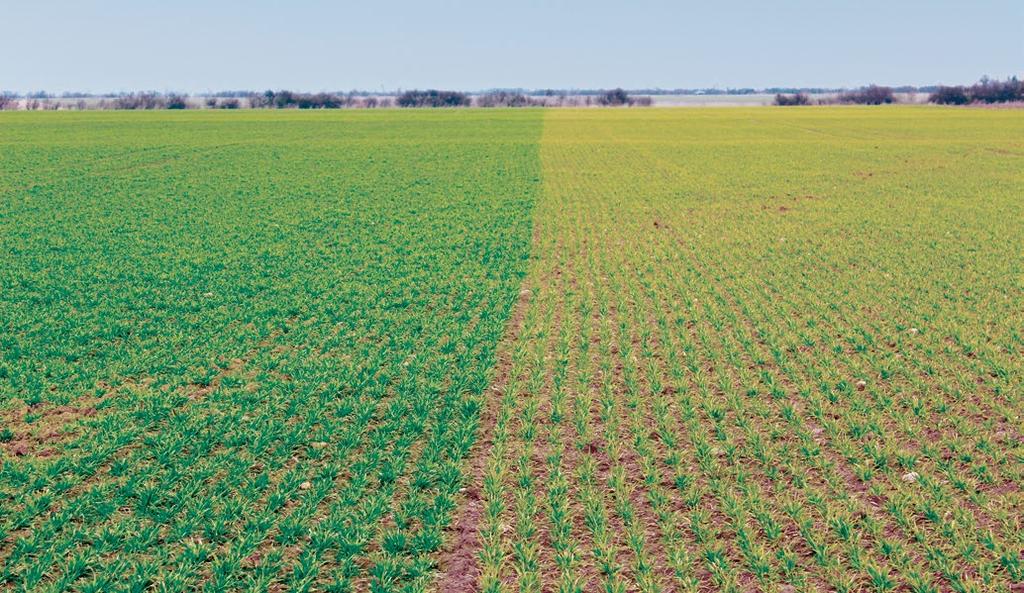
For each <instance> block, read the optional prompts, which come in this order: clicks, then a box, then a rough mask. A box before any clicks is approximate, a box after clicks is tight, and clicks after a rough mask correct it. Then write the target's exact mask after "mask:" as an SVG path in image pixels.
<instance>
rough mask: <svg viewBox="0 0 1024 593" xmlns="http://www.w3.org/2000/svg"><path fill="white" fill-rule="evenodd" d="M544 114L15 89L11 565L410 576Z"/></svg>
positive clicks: (272, 580) (346, 579)
mask: <svg viewBox="0 0 1024 593" xmlns="http://www.w3.org/2000/svg"><path fill="white" fill-rule="evenodd" d="M539 133H540V113H539V112H519V113H514V112H505V113H460V114H453V113H426V112H414V113H411V112H388V113H369V112H367V113H330V114H313V115H309V114H298V113H289V114H284V115H283V116H282V114H266V113H256V112H253V113H244V114H243V113H231V114H205V113H204V114H137V113H110V114H103V113H95V114H94V113H89V114H81V115H71V114H44V115H39V114H4V116H3V118H0V154H2V157H0V254H2V255H0V257H2V266H0V286H2V291H0V322H2V335H0V417H2V420H3V425H4V426H3V434H2V435H0V440H2V441H4V442H2V443H0V448H2V449H3V456H2V459H0V463H2V468H0V542H2V544H0V567H2V568H0V589H4V588H6V587H12V588H13V589H14V590H31V591H36V590H44V591H60V590H76V591H83V592H85V591H144V590H153V588H154V587H155V590H159V591H185V590H192V589H194V588H201V589H203V590H209V591H223V590H234V589H247V590H257V591H258V590H267V589H268V588H271V587H278V586H279V585H280V584H283V585H285V586H287V588H288V589H289V590H294V591H302V590H323V589H324V588H327V587H333V588H335V589H337V590H346V589H347V588H349V587H350V586H351V585H353V584H359V585H360V587H366V586H373V587H374V588H377V589H381V590H384V589H387V590H391V589H394V588H397V586H398V585H399V584H401V583H412V584H413V585H415V584H416V583H419V582H422V581H423V577H424V575H425V574H426V571H427V570H428V569H429V568H430V567H431V558H432V553H433V552H434V551H435V550H436V549H437V548H438V546H439V545H440V543H441V539H442V529H443V528H444V526H445V524H446V523H447V521H448V520H449V518H450V516H451V510H452V508H453V505H454V498H453V495H454V494H455V492H456V490H457V489H458V488H459V486H460V472H461V469H460V468H461V465H460V463H459V461H460V460H461V459H462V458H463V457H464V455H465V453H466V451H467V450H468V448H469V447H470V445H471V444H472V442H473V438H474V433H475V428H476V423H477V417H478V414H477V409H478V407H479V400H478V397H479V395H480V393H481V392H482V391H483V390H484V388H485V387H486V385H487V383H488V372H489V369H490V367H491V366H492V359H493V357H494V347H495V345H496V343H497V342H498V340H499V339H500V337H501V335H502V332H503V329H504V321H505V319H506V317H507V314H508V310H509V308H510V307H511V305H512V303H513V301H514V300H515V299H516V296H517V294H518V286H519V283H520V281H521V277H522V274H523V273H524V271H525V259H526V257H527V253H528V242H529V237H530V228H531V227H530V216H531V211H532V206H533V200H534V194H535V191H536V189H537V188H538V186H539V160H538V153H537V139H538V137H539Z"/></svg>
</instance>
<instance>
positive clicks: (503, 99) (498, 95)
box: [475, 91, 544, 107]
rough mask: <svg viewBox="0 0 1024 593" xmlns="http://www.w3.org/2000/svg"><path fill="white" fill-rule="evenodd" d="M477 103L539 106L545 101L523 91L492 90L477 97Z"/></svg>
mask: <svg viewBox="0 0 1024 593" xmlns="http://www.w3.org/2000/svg"><path fill="white" fill-rule="evenodd" d="M475 103H476V106H477V107H537V106H540V105H543V104H544V101H543V99H533V98H532V97H527V96H526V95H524V94H522V93H514V92H509V91H491V92H489V93H484V94H482V95H479V96H478V97H476V100H475Z"/></svg>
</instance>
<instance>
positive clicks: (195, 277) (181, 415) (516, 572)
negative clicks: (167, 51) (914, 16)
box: [0, 106, 1024, 593]
mask: <svg viewBox="0 0 1024 593" xmlns="http://www.w3.org/2000/svg"><path fill="white" fill-rule="evenodd" d="M0 154H2V156H0V264H2V265H0V324H2V325H0V330H2V331H0V590H4V591H5V590H11V591H47V592H51V591H53V592H56V591H75V592H82V593H99V592H107V591H125V592H129V591H130V592H139V593H142V592H148V591H159V592H161V593H163V592H179V591H180V592H186V591H253V592H257V591H259V592H283V591H332V592H341V591H373V592H375V593H376V592H384V591H410V592H411V591H439V592H441V593H455V592H461V591H487V592H499V591H500V592H508V593H513V592H522V593H548V592H557V593H572V592H581V593H582V592H591V591H604V592H607V593H618V592H622V593H626V592H629V593H633V592H644V593H649V592H650V593H653V592H661V591H664V592H669V591H700V592H706V591H730V592H732V591H735V592H746V591H765V592H778V593H793V592H795V591H838V592H847V591H865V592H868V591H870V592H878V593H886V592H888V591H894V592H895V591H912V592H914V593H931V592H935V593H940V592H946V591H955V592H972V591H977V592H988V591H997V592H1001V593H1019V591H1020V590H1021V586H1022V585H1021V584H1022V583H1024V557H1022V554H1024V494H1022V491H1021V488H1022V484H1024V418H1022V414H1024V255H1022V254H1024V116H1022V112H1021V111H1019V110H1012V109H1009V110H981V109H970V108H938V107H920V106H917V107H915V106H906V107H888V106H887V107H835V108H832V107H810V108H728V109H726V108H722V109H668V108H656V109H586V110H570V109H543V110H541V109H522V110H489V109H479V110H472V111H470V110H466V111H458V110H443V111H406V110H379V111H360V112H347V111H334V112H321V113H297V112H259V111H254V112H238V113H226V112H186V113H169V112H163V113H126V112H97V113H81V114H68V113H2V114H0Z"/></svg>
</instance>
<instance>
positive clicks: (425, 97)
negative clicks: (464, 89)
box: [395, 89, 470, 107]
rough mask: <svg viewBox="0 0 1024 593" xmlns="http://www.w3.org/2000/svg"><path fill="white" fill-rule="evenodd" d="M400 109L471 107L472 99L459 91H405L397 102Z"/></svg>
mask: <svg viewBox="0 0 1024 593" xmlns="http://www.w3.org/2000/svg"><path fill="white" fill-rule="evenodd" d="M395 104H396V105H398V106H399V107H469V104H470V99H469V95H467V94H466V93H460V92H459V91H439V90H435V89H430V90H426V91H405V92H404V93H402V94H401V95H399V96H398V98H397V99H396V100H395Z"/></svg>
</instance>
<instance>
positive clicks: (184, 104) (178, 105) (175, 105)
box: [166, 95, 188, 109]
mask: <svg viewBox="0 0 1024 593" xmlns="http://www.w3.org/2000/svg"><path fill="white" fill-rule="evenodd" d="M166 107H167V109H188V98H187V97H185V95H167V103H166Z"/></svg>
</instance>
